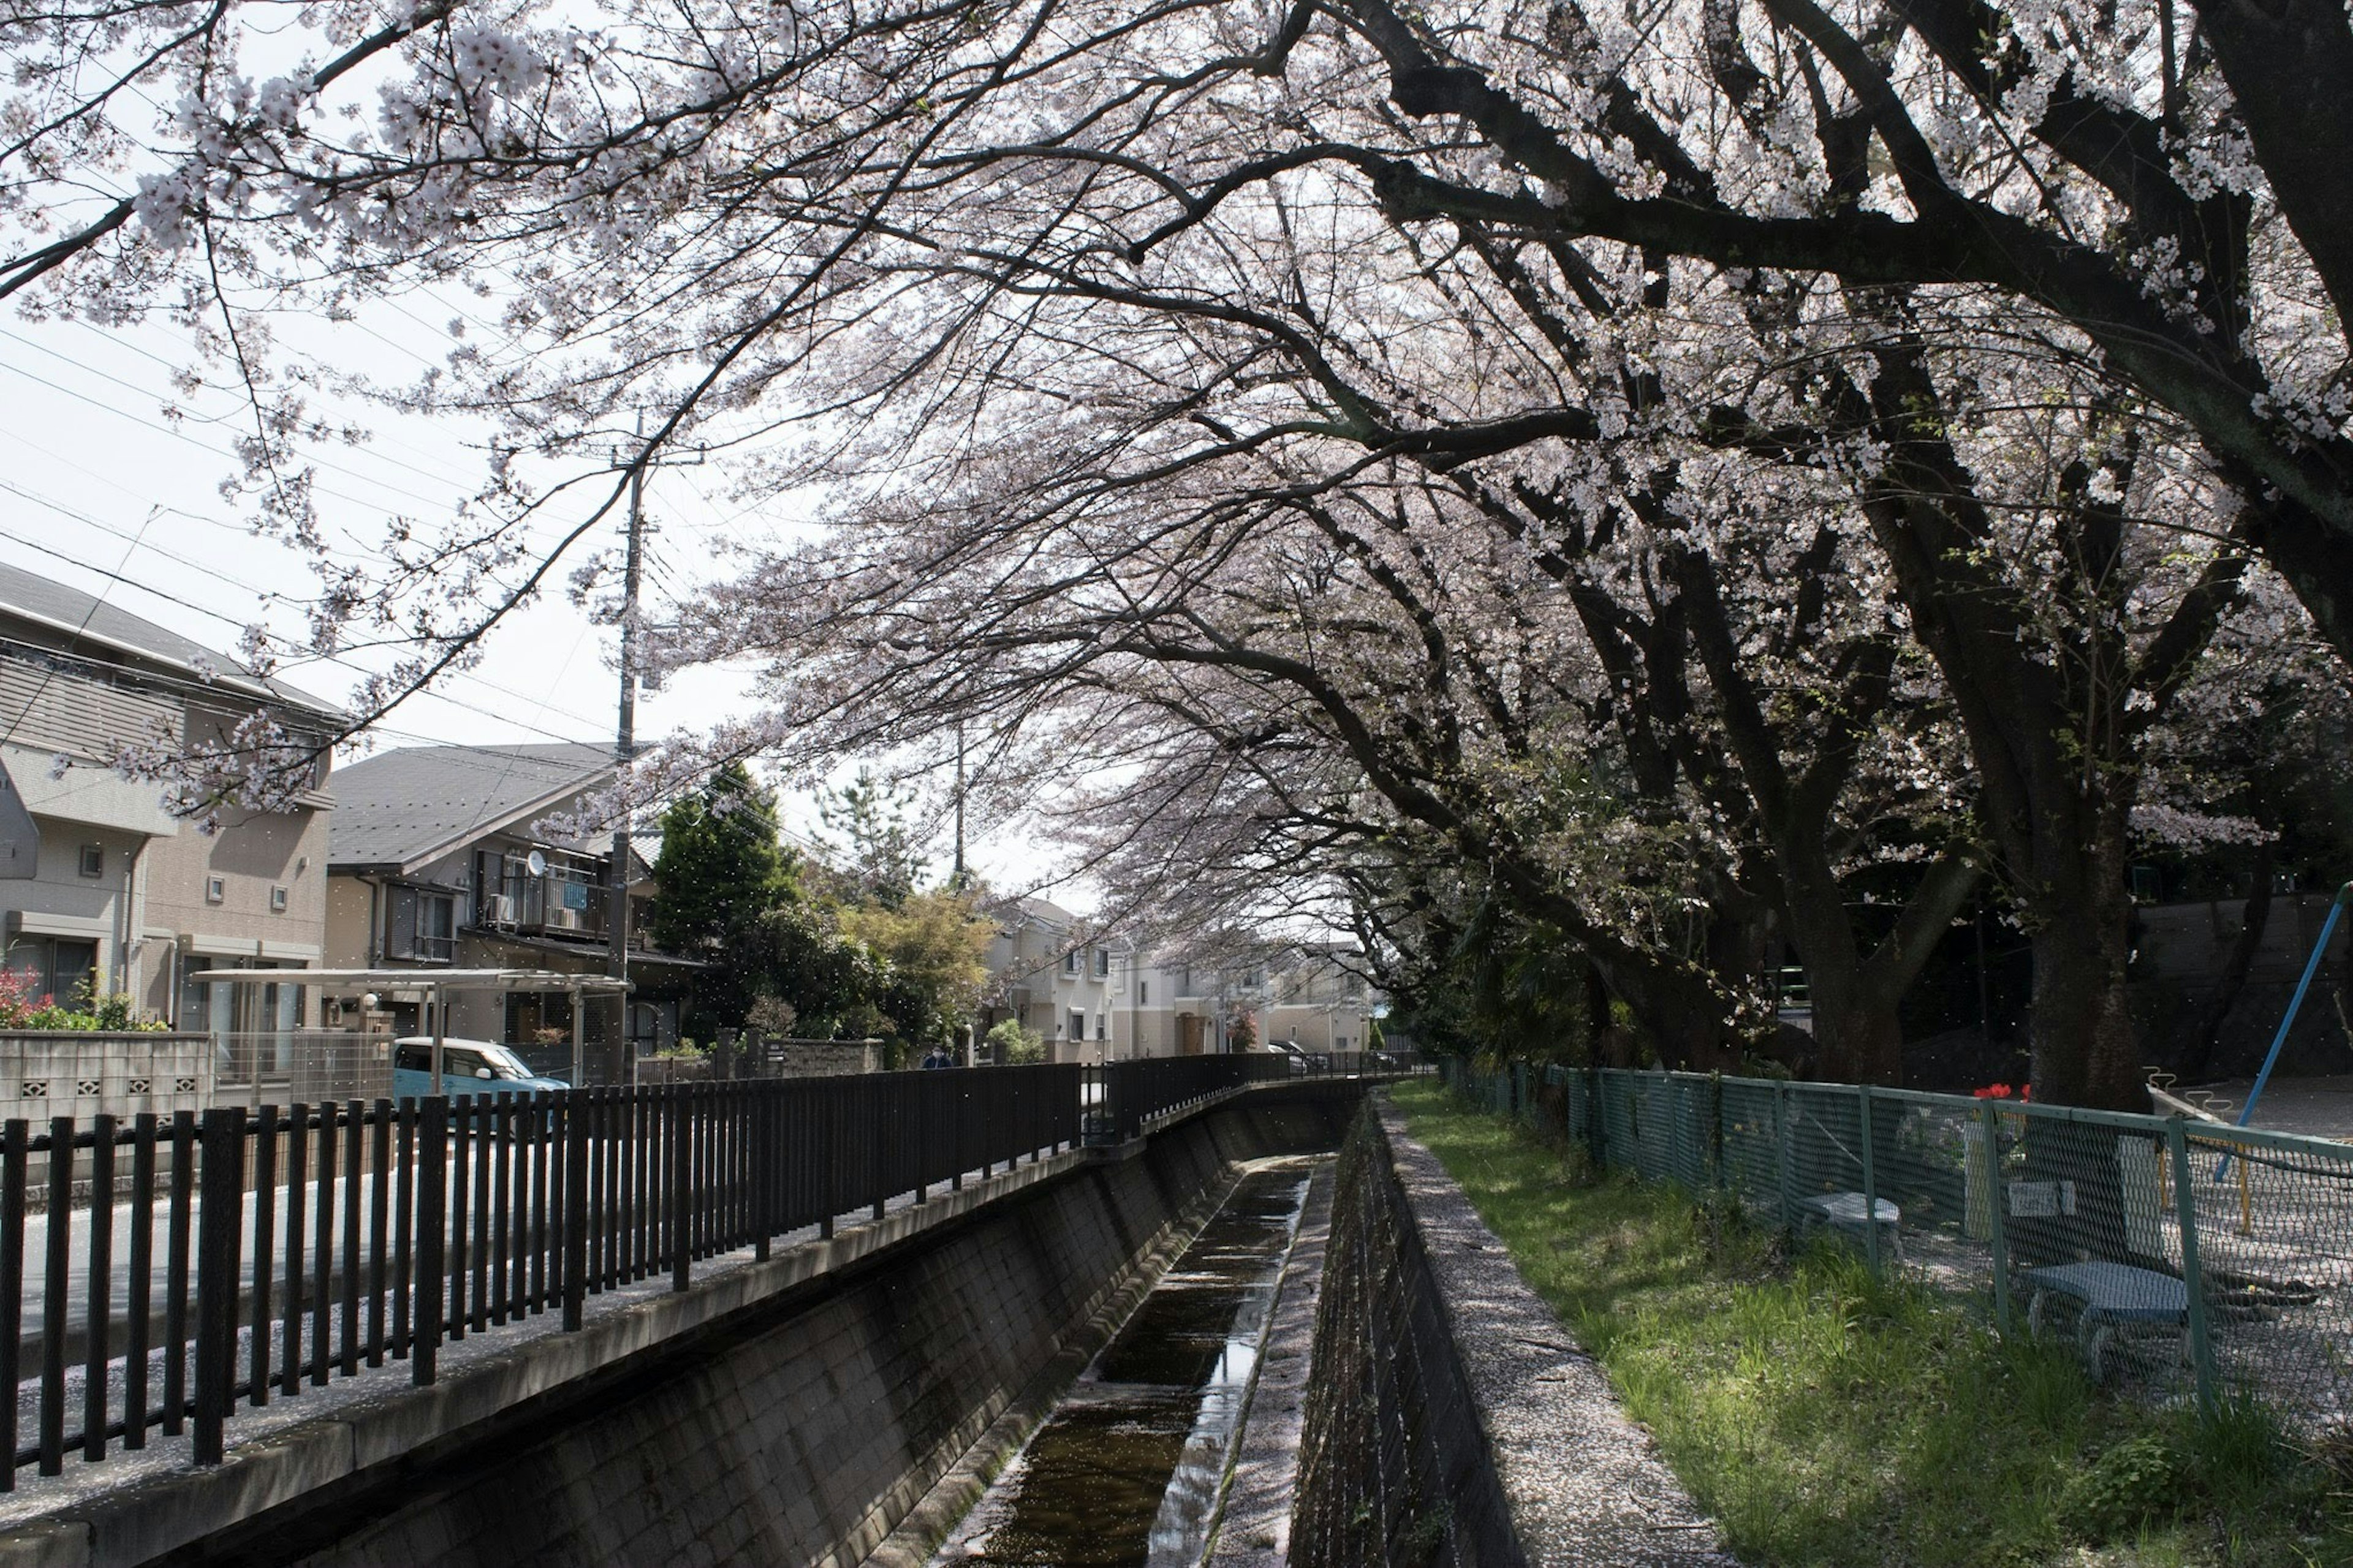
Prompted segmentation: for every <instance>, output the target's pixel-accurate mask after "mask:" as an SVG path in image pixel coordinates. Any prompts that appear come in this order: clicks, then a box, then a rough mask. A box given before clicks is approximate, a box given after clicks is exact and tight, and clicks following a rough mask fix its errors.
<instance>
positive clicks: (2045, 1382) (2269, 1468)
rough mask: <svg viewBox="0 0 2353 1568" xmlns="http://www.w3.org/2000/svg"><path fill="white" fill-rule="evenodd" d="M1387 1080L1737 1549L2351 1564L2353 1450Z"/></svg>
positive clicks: (1813, 1557)
mask: <svg viewBox="0 0 2353 1568" xmlns="http://www.w3.org/2000/svg"><path fill="white" fill-rule="evenodd" d="M1390 1092H1391V1093H1392V1095H1393V1097H1394V1099H1395V1100H1396V1103H1397V1105H1398V1109H1399V1110H1402V1111H1404V1112H1405V1114H1406V1117H1407V1120H1408V1121H1409V1125H1410V1126H1411V1128H1412V1130H1413V1134H1414V1136H1415V1137H1416V1138H1418V1139H1419V1140H1420V1141H1421V1142H1424V1143H1425V1144H1427V1145H1428V1146H1429V1147H1430V1150H1431V1152H1434V1153H1435V1154H1436V1155H1437V1156H1438V1157H1439V1159H1440V1160H1441V1161H1442V1162H1444V1163H1445V1165H1446V1168H1447V1169H1448V1171H1450V1172H1451V1173H1452V1174H1453V1176H1454V1178H1455V1180H1456V1181H1457V1182H1459V1183H1460V1184H1461V1186H1462V1189H1463V1191H1464V1192H1465V1193H1466V1194H1469V1196H1470V1198H1471V1201H1472V1204H1473V1205H1476V1207H1477V1208H1478V1211H1479V1214H1480V1216H1481V1217H1482V1219H1484V1220H1485V1221H1486V1223H1487V1225H1488V1226H1489V1228H1491V1229H1492V1230H1493V1231H1494V1232H1495V1234H1496V1236H1497V1237H1500V1238H1501V1239H1502V1240H1503V1242H1504V1245H1505V1246H1506V1247H1509V1248H1510V1250H1511V1254H1512V1258H1513V1259H1514V1262H1515V1263H1517V1265H1518V1266H1519V1269H1520V1272H1521V1274H1522V1276H1523V1277H1525V1279H1526V1280H1527V1282H1528V1284H1529V1285H1530V1287H1531V1288H1533V1289H1535V1291H1536V1292H1537V1293H1538V1294H1539V1295H1541V1296H1542V1297H1543V1298H1544V1299H1545V1300H1546V1301H1547V1302H1548V1303H1550V1304H1551V1306H1552V1308H1553V1310H1555V1311H1556V1312H1558V1313H1559V1314H1560V1317H1561V1321H1563V1322H1564V1323H1565V1324H1567V1326H1568V1327H1569V1328H1570V1329H1571V1330H1572V1331H1574V1332H1575V1333H1576V1335H1577V1338H1578V1340H1579V1341H1580V1342H1582V1344H1583V1345H1584V1347H1585V1348H1586V1350H1587V1351H1588V1352H1591V1353H1592V1354H1593V1355H1594V1356H1595V1357H1597V1358H1598V1359H1599V1362H1600V1363H1601V1365H1602V1366H1603V1368H1604V1369H1606V1370H1607V1372H1608V1373H1609V1379H1610V1382H1611V1383H1612V1384H1613V1385H1614V1386H1615V1387H1616V1388H1617V1390H1618V1393H1619V1395H1620V1398H1621V1399H1622V1400H1623V1401H1624V1403H1625V1406H1626V1409H1627V1412H1628V1413H1629V1414H1630V1415H1632V1416H1633V1417H1634V1418H1635V1419H1636V1420H1638V1421H1641V1423H1643V1424H1644V1425H1645V1426H1648V1427H1649V1428H1650V1429H1651V1432H1652V1433H1653V1434H1654V1435H1655V1436H1656V1438H1657V1440H1658V1444H1659V1448H1660V1452H1661V1454H1662V1457H1663V1458H1665V1459H1666V1461H1667V1463H1668V1465H1669V1466H1670V1467H1671V1468H1672V1469H1673V1470H1674V1472H1675V1474H1676V1475H1677V1476H1679V1477H1681V1478H1682V1479H1683V1484H1684V1485H1685V1486H1686V1487H1688V1488H1689V1489H1691V1492H1692V1495H1693V1497H1694V1499H1695V1500H1697V1501H1698V1502H1699V1504H1700V1506H1701V1507H1703V1508H1704V1509H1706V1510H1708V1511H1709V1512H1710V1513H1712V1514H1713V1515H1715V1518H1716V1519H1717V1521H1719V1522H1720V1524H1721V1525H1722V1527H1723V1530H1724V1532H1725V1541H1726V1542H1727V1543H1728V1544H1729V1545H1730V1546H1731V1547H1732V1549H1733V1550H1734V1551H1735V1552H1736V1553H1738V1555H1739V1556H1740V1558H1741V1560H1742V1561H1743V1562H1744V1563H1751V1564H1756V1565H1757V1568H1765V1565H1767V1564H1787V1565H1789V1568H1799V1565H1803V1568H1815V1565H1820V1568H1847V1565H1850V1564H1852V1565H1855V1568H1866V1565H1868V1568H1879V1565H1886V1568H1915V1565H1917V1568H1945V1565H1948V1564H1949V1565H1955V1568H1959V1565H1969V1568H1978V1565H1983V1568H2045V1565H2053V1568H2055V1565H2058V1564H2068V1565H2070V1568H2079V1565H2093V1564H2097V1565H2102V1568H2109V1565H2114V1568H2123V1565H2126V1564H2130V1565H2136V1568H2139V1565H2146V1568H2187V1565H2191V1564H2198V1565H2206V1564H2217V1565H2220V1564H2229V1565H2232V1568H2240V1565H2246V1568H2274V1565H2278V1568H2290V1565H2294V1568H2311V1565H2316V1564H2326V1565H2331V1568H2334V1565H2338V1564H2353V1440H2346V1441H2323V1442H2319V1443H2316V1444H2314V1445H2312V1446H2311V1447H2307V1448H2299V1447H2295V1446H2293V1445H2291V1444H2290V1443H2288V1442H2287V1441H2285V1440H2284V1438H2283V1437H2282V1436H2281V1434H2280V1432H2279V1430H2278V1428H2277V1426H2275V1424H2274V1422H2273V1420H2272V1419H2271V1417H2270V1415H2268V1413H2267V1412H2265V1411H2263V1410H2262V1409H2260V1408H2256V1407H2253V1406H2233V1407H2231V1408H2228V1409H2226V1410H2224V1411H2223V1412H2222V1413H2221V1415H2219V1416H2218V1417H2217V1419H2215V1420H2213V1421H2211V1422H2200V1421H2199V1420H2197V1419H2196V1418H2195V1416H2194V1415H2192V1414H2191V1413H2190V1412H2188V1411H2184V1410H2179V1409H2171V1410H2168V1409H2162V1408H2158V1407H2155V1406H2152V1405H2147V1404H2144V1403H2141V1402H2138V1401H2136V1400H2133V1399H2131V1398H2129V1397H2120V1396H2112V1395H2110V1394H2105V1393H2104V1392H2102V1391H2101V1390H2100V1389H2098V1388H2096V1387H2094V1386H2093V1384H2091V1382H2090V1381H2089V1379H2087V1378H2086V1377H2085V1376H2084V1371H2083V1368H2082V1366H2081V1364H2080V1363H2079V1362H2078V1361H2077V1359H2076V1358H2075V1356H2074V1355H2073V1353H2072V1352H2070V1351H2069V1350H2067V1349H2065V1348H2063V1347H2060V1346H2053V1345H2048V1344H2035V1343H2032V1342H2027V1341H2026V1340H2025V1338H2024V1336H2023V1335H2021V1336H2018V1337H2016V1338H2014V1339H2012V1340H2010V1341H2004V1340H2003V1339H2002V1338H2001V1337H2000V1335H1999V1334H1996V1333H1995V1332H1993V1331H1992V1330H1991V1329H1990V1327H1989V1325H1988V1323H1987V1321H1986V1320H1985V1317H1984V1314H1983V1312H1982V1310H1979V1309H1978V1308H1977V1307H1976V1306H1975V1305H1974V1304H1972V1303H1969V1302H1967V1301H1963V1300H1956V1299H1954V1298H1953V1297H1951V1296H1949V1295H1942V1294H1938V1293H1935V1292H1932V1291H1931V1290H1929V1289H1926V1288H1924V1287H1921V1286H1919V1285H1916V1284H1912V1283H1907V1282H1905V1281H1902V1280H1893V1281H1886V1282H1882V1281H1877V1280H1874V1279H1872V1278H1871V1276H1870V1273H1869V1271H1868V1270H1867V1269H1866V1268H1864V1267H1863V1265H1862V1261H1861V1260H1860V1259H1859V1258H1856V1257H1855V1256H1854V1255H1853V1253H1852V1251H1851V1250H1850V1249H1849V1248H1847V1247H1842V1246H1841V1245H1839V1244H1837V1243H1836V1242H1834V1241H1819V1242H1817V1243H1815V1244H1814V1245H1812V1246H1810V1247H1806V1248H1804V1249H1801V1250H1798V1251H1795V1252H1792V1251H1790V1250H1789V1249H1788V1246H1787V1244H1786V1241H1785V1239H1784V1238H1783V1237H1779V1236H1778V1235H1776V1234H1773V1233H1769V1232H1767V1231H1765V1230H1762V1229H1760V1228H1758V1227H1756V1226H1751V1225H1749V1224H1747V1223H1746V1222H1745V1221H1744V1220H1743V1219H1742V1218H1741V1216H1740V1215H1739V1213H1738V1211H1737V1209H1736V1206H1734V1205H1729V1204H1728V1203H1721V1202H1707V1201H1699V1200H1695V1199H1694V1195H1693V1194H1689V1193H1687V1192H1683V1191H1681V1190H1679V1189H1676V1188H1672V1187H1667V1186H1656V1185H1643V1184H1638V1183H1636V1182H1634V1181H1632V1180H1631V1179H1629V1178H1625V1177H1622V1176H1615V1175H1613V1176H1610V1177H1607V1178H1604V1179H1600V1180H1596V1179H1594V1176H1593V1174H1592V1172H1591V1168H1590V1165H1589V1163H1588V1162H1587V1161H1586V1160H1585V1158H1584V1152H1583V1151H1582V1150H1581V1149H1577V1148H1574V1147H1571V1146H1568V1145H1564V1144H1559V1143H1555V1142H1546V1141H1545V1140H1543V1139H1541V1138H1540V1137H1539V1136H1538V1135H1537V1134H1536V1133H1535V1131H1533V1130H1531V1129H1528V1128H1526V1127H1524V1126H1519V1125H1514V1124H1513V1123H1510V1122H1508V1121H1504V1120H1502V1119H1499V1118H1496V1117H1493V1116H1490V1115H1487V1114H1485V1113H1483V1112H1481V1111H1477V1110H1471V1109H1469V1108H1467V1107H1465V1106H1463V1105H1462V1104H1461V1102H1459V1101H1457V1100H1454V1099H1453V1098H1452V1097H1451V1095H1450V1094H1448V1092H1447V1091H1446V1089H1444V1087H1443V1086H1442V1085H1440V1084H1438V1083H1437V1082H1436V1081H1435V1080H1422V1081H1419V1082H1415V1083H1410V1084H1400V1085H1398V1086H1397V1087H1396V1088H1395V1089H1392V1090H1391V1091H1390Z"/></svg>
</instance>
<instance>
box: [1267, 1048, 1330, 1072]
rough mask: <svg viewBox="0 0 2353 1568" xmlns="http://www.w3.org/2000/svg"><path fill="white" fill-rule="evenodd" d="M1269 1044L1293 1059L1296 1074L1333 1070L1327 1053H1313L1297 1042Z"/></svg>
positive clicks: (1292, 1067)
mask: <svg viewBox="0 0 2353 1568" xmlns="http://www.w3.org/2000/svg"><path fill="white" fill-rule="evenodd" d="M1267 1044H1268V1045H1270V1046H1271V1047H1274V1048H1275V1049H1276V1050H1278V1051H1280V1052H1282V1054H1283V1055H1284V1056H1286V1057H1289V1058H1291V1070H1292V1071H1293V1073H1294V1074H1296V1073H1308V1072H1330V1071H1331V1070H1332V1058H1331V1057H1330V1056H1329V1055H1328V1054H1327V1053H1325V1052H1323V1051H1311V1050H1309V1049H1307V1048H1306V1047H1304V1046H1302V1045H1301V1044H1300V1043H1299V1042H1298V1041H1297V1040H1269V1041H1268V1042H1267Z"/></svg>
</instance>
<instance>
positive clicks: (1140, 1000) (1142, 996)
mask: <svg viewBox="0 0 2353 1568" xmlns="http://www.w3.org/2000/svg"><path fill="white" fill-rule="evenodd" d="M1135 1005H1137V1006H1139V1007H1149V1006H1151V1005H1152V982H1151V981H1149V980H1138V981H1137V982H1136V983H1135Z"/></svg>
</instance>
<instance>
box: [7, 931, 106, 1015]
mask: <svg viewBox="0 0 2353 1568" xmlns="http://www.w3.org/2000/svg"><path fill="white" fill-rule="evenodd" d="M0 968H5V969H7V970H8V971H9V972H10V973H15V974H21V975H23V976H24V977H25V979H26V983H27V984H29V985H30V986H31V988H32V992H33V994H34V996H35V997H36V998H38V997H42V996H47V997H49V998H51V999H53V1000H55V1001H58V1002H60V1003H66V1002H71V1001H72V1000H73V999H74V994H75V993H76V992H77V991H79V990H80V989H81V988H82V987H83V986H85V985H90V984H93V983H94V980H95V977H96V975H97V973H98V943H96V942H79V941H76V940H74V939H73V938H70V937H48V936H28V937H22V938H19V939H18V940H17V941H16V942H11V943H9V944H8V952H7V955H6V957H5V958H0Z"/></svg>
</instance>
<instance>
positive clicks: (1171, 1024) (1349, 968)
mask: <svg viewBox="0 0 2353 1568" xmlns="http://www.w3.org/2000/svg"><path fill="white" fill-rule="evenodd" d="M1355 960H1356V952H1355V950H1354V949H1351V948H1345V947H1341V946H1336V945H1332V944H1318V943H1296V942H1294V943H1287V944H1280V945H1276V946H1271V947H1269V948H1267V949H1266V950H1265V951H1263V952H1255V953H1252V952H1240V953H1231V954H1227V955H1225V956H1222V957H1220V958H1217V959H1210V958H1208V957H1188V956H1185V955H1175V954H1168V955H1160V956H1156V957H1144V958H1140V959H1134V960H1132V961H1131V963H1130V964H1129V973H1128V975H1127V976H1126V977H1125V983H1124V988H1123V990H1122V992H1121V994H1120V997H1119V1001H1118V1004H1117V1010H1116V1011H1115V1012H1114V1013H1113V1047H1114V1048H1113V1054H1114V1055H1115V1056H1118V1057H1122V1058H1125V1057H1131V1056H1146V1057H1165V1056H1200V1055H1203V1054H1208V1055H1215V1054H1217V1053H1219V1052H1221V1051H1226V1050H1230V1049H1232V1048H1233V1046H1232V1041H1233V1033H1234V1029H1235V1026H1237V1025H1238V1024H1239V1023H1240V1022H1241V1021H1242V1020H1244V1019H1248V1020H1249V1021H1250V1027H1251V1029H1252V1031H1253V1033H1254V1035H1255V1037H1256V1039H1257V1040H1258V1042H1259V1043H1260V1045H1261V1047H1263V1046H1265V1045H1267V1044H1270V1043H1271V1042H1272V1041H1275V1040H1286V1041H1289V1042H1291V1043H1293V1044H1294V1045H1297V1046H1298V1047H1301V1048H1302V1049H1304V1050H1315V1051H1357V1050H1363V1049H1364V1048H1365V1042H1366V1038H1367V1037H1368V1036H1369V1035H1370V1034H1371V1020H1372V1019H1373V1018H1374V1017H1376V1016H1378V1014H1379V1013H1380V1012H1381V1011H1382V1010H1383V1006H1382V1002H1381V998H1380V997H1379V996H1378V994H1376V993H1375V992H1374V991H1373V990H1372V989H1371V988H1370V987H1369V986H1367V985H1366V984H1365V981H1364V978H1363V976H1362V974H1361V973H1359V971H1358V967H1357V965H1356V962H1355Z"/></svg>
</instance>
